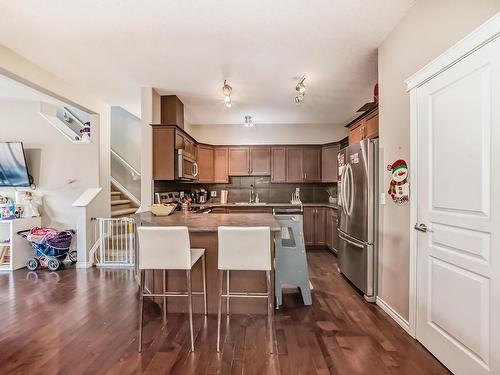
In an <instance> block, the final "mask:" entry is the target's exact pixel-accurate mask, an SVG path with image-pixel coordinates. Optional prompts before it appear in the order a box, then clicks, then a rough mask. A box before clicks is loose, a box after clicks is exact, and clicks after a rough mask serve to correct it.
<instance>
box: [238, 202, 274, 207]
mask: <svg viewBox="0 0 500 375" xmlns="http://www.w3.org/2000/svg"><path fill="white" fill-rule="evenodd" d="M266 204H267V203H250V202H236V203H234V205H235V206H265V205H266Z"/></svg>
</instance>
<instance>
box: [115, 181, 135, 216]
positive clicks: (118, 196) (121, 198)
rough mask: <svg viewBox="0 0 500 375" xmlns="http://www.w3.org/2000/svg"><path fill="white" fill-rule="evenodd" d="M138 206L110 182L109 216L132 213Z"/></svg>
mask: <svg viewBox="0 0 500 375" xmlns="http://www.w3.org/2000/svg"><path fill="white" fill-rule="evenodd" d="M138 208H139V207H138V206H137V205H136V204H135V203H134V202H132V201H131V200H130V199H128V198H127V197H126V196H125V195H124V194H123V193H122V192H120V191H119V190H118V189H117V188H116V187H115V186H114V185H113V184H111V217H113V218H116V217H125V216H129V215H132V214H134V213H135V212H136V211H137V209H138Z"/></svg>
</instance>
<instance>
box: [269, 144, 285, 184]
mask: <svg viewBox="0 0 500 375" xmlns="http://www.w3.org/2000/svg"><path fill="white" fill-rule="evenodd" d="M286 165H287V164H286V148H285V147H273V148H272V149H271V182H286Z"/></svg>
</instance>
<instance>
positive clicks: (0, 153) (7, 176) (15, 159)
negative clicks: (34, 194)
mask: <svg viewBox="0 0 500 375" xmlns="http://www.w3.org/2000/svg"><path fill="white" fill-rule="evenodd" d="M4 186H10V187H23V186H30V177H29V173H28V167H27V165H26V158H25V156H24V148H23V144H22V143H21V142H0V187H4Z"/></svg>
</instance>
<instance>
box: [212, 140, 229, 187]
mask: <svg viewBox="0 0 500 375" xmlns="http://www.w3.org/2000/svg"><path fill="white" fill-rule="evenodd" d="M228 172H229V171H228V148H227V147H215V148H214V182H215V183H227V182H229V175H228Z"/></svg>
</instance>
